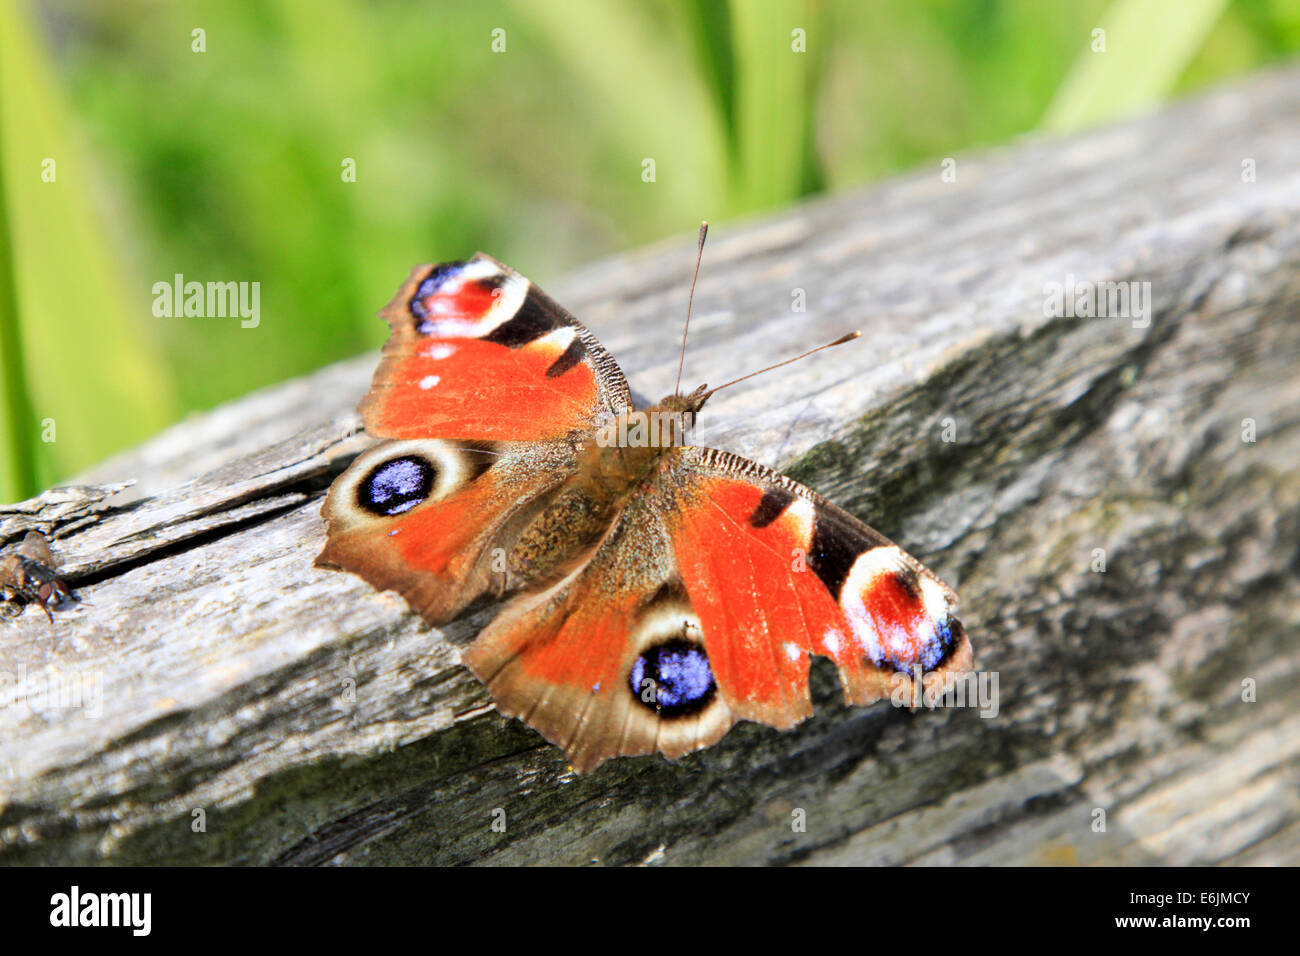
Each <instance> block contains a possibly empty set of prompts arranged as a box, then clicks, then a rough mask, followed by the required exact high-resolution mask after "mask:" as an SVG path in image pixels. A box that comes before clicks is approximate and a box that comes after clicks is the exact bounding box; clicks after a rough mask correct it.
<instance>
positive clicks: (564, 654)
mask: <svg viewBox="0 0 1300 956" xmlns="http://www.w3.org/2000/svg"><path fill="white" fill-rule="evenodd" d="M461 659H462V661H463V663H464V664H465V666H466V667H468V668H469V669H470V670H471V671H472V672H473V673H474V674H475V676H477V677H478V678H479V679H480V680H481V681H483V683H484V684H485V685H487V687H488V689H489V690H490V691H491V693H492V696H493V698H494V699H495V700H496V703H497V709H498V710H500V711H501V712H502V713H504V714H506V715H508V716H516V717H519V718H520V719H521V720H523V721H525V722H526V723H527V724H528V725H529V726H531V727H533V728H534V729H536V730H537V731H539V732H540V733H541V734H542V735H543V736H544V737H546V739H547V740H550V741H551V742H552V743H554V744H556V745H558V746H560V747H562V748H564V751H565V753H566V754H567V756H568V759H569V762H570V763H571V764H572V765H573V766H574V768H576V769H577V770H580V771H584V772H585V771H587V770H591V769H593V768H594V767H596V766H598V765H599V764H601V763H603V762H604V761H605V760H608V759H609V758H611V757H618V756H626V755H632V754H647V753H654V752H655V751H659V752H661V753H663V754H665V755H666V756H668V757H670V758H676V757H681V756H683V755H685V754H687V753H690V752H691V751H693V750H698V749H700V748H701V747H707V746H709V745H710V744H713V743H716V742H717V741H718V740H719V739H720V738H721V737H722V735H723V734H725V733H726V732H727V730H728V729H729V728H730V727H731V725H732V723H733V722H734V717H733V716H732V714H731V712H730V710H729V709H728V708H727V705H726V702H725V701H724V700H723V698H722V697H721V696H720V695H719V694H718V692H717V686H716V684H715V682H714V680H713V675H712V672H711V671H710V669H709V663H708V656H707V654H706V653H705V651H704V646H703V642H702V635H701V632H700V627H699V621H698V620H697V618H696V616H695V613H694V611H693V610H692V609H691V605H690V601H689V599H688V598H687V597H686V595H685V592H684V591H683V590H682V588H681V582H680V579H679V578H678V576H677V571H676V561H675V559H674V557H673V554H672V549H671V546H670V542H669V539H668V537H667V529H666V528H665V526H664V525H663V522H662V515H661V514H659V513H658V512H657V511H656V510H655V509H654V508H653V506H652V505H651V503H650V502H649V501H648V500H643V501H642V502H638V503H634V504H633V505H630V506H629V507H628V509H627V510H626V511H625V512H623V514H622V515H621V516H620V517H619V519H618V520H617V521H616V522H615V523H614V524H613V525H612V527H611V529H610V531H609V533H608V534H607V535H606V536H605V538H604V539H603V540H602V541H601V542H600V544H599V545H598V546H597V547H596V548H595V550H594V552H593V554H592V555H591V557H590V559H589V560H588V561H587V562H585V563H584V564H582V565H581V566H580V567H579V568H578V569H577V570H576V571H575V572H573V573H572V574H571V575H570V576H569V577H568V578H566V579H565V580H563V581H560V582H558V583H557V584H555V585H553V586H552V587H551V588H549V589H547V590H546V591H544V592H542V593H540V594H522V595H520V596H518V597H516V598H514V599H513V600H512V601H511V603H510V604H509V605H507V607H506V608H505V609H504V610H503V611H502V612H501V614H500V615H498V616H497V618H496V619H495V620H494V621H493V622H492V623H491V624H490V625H488V627H487V628H485V629H484V631H483V632H482V633H481V634H480V635H479V637H478V638H477V640H475V641H474V643H473V644H472V645H471V646H470V647H469V648H467V649H466V650H465V651H463V652H462V654H461Z"/></svg>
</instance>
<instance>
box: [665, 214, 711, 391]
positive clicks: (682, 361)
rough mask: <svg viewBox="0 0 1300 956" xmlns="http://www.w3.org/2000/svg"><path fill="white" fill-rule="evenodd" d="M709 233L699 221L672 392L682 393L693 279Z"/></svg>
mask: <svg viewBox="0 0 1300 956" xmlns="http://www.w3.org/2000/svg"><path fill="white" fill-rule="evenodd" d="M708 234H709V221H708V220H707V219H706V220H704V222H702V223H700V243H699V245H698V246H696V247H695V275H694V276H692V277H691V294H690V296H689V297H688V298H687V299H686V328H684V329H682V357H681V358H680V359H679V360H678V362H677V384H676V385H674V386H673V394H674V395H680V394H681V393H682V369H683V368H684V367H685V365H686V334H687V333H688V332H690V330H691V305H692V304H693V303H694V302H695V280H696V279H698V278H699V277H700V260H701V259H703V258H704V237H705V236H707V235H708Z"/></svg>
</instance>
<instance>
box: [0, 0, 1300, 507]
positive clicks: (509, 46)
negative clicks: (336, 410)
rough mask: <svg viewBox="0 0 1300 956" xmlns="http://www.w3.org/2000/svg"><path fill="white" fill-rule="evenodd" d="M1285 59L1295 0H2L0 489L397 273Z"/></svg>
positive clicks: (605, 234) (308, 357)
mask: <svg viewBox="0 0 1300 956" xmlns="http://www.w3.org/2000/svg"><path fill="white" fill-rule="evenodd" d="M1097 27H1102V28H1104V29H1106V30H1107V52H1106V53H1104V54H1098V53H1093V52H1092V51H1091V49H1090V48H1089V44H1090V40H1091V33H1092V30H1093V29H1095V28H1097ZM196 28H201V29H203V30H204V31H205V39H206V52H203V53H196V52H194V51H193V50H192V49H191V32H192V31H193V30H194V29H196ZM498 28H499V29H503V30H504V31H505V38H506V52H504V53H495V52H493V51H492V47H491V43H492V35H493V30H495V29H498ZM795 30H801V31H803V35H804V36H805V37H806V50H805V51H803V52H798V51H796V50H794V49H792V41H793V40H794V31H795ZM1297 49H1300V0H1236V2H1231V3H1228V2H1225V0H1181V2H1180V0H1115V2H1113V3H1108V2H1106V0H1078V2H1070V3H1052V2H1046V3H1045V2H1042V0H967V2H959V0H931V2H918V0H877V2H872V3H861V2H857V0H822V2H819V0H762V2H758V0H731V2H726V0H640V2H616V0H547V2H539V0H486V2H481V3H475V4H468V3H450V2H449V3H438V4H428V3H414V2H399V0H384V2H368V0H235V2H231V0H199V2H194V3H187V4H165V3H156V2H153V0H118V2H114V3H111V4H106V3H100V2H96V0H43V2H42V3H41V4H39V5H37V4H34V3H31V2H29V0H0V371H2V372H3V375H4V380H3V387H0V442H3V446H2V447H0V452H2V453H3V467H2V468H0V500H12V499H16V498H21V497H24V496H26V495H28V494H31V493H33V492H35V491H36V490H38V489H39V488H41V487H44V486H46V485H49V484H51V483H54V482H56V481H59V480H63V479H65V478H67V477H68V476H70V475H72V474H75V473H76V472H77V471H78V470H79V469H84V468H86V467H87V466H89V465H92V464H94V463H95V462H97V461H99V460H101V459H102V458H104V457H105V456H107V455H109V454H111V453H112V452H114V451H116V450H119V449H122V448H124V447H127V446H129V445H131V444H133V443H136V442H138V441H140V440H141V439H143V438H145V437H147V436H148V435H150V434H152V433H154V432H155V431H157V430H158V429H159V428H160V427H162V426H163V425H165V424H167V423H169V422H172V421H175V420H177V419H178V418H180V417H181V416H183V415H184V414H185V413H186V412H188V411H191V410H196V409H203V408H208V407H211V406H213V405H215V404H217V403H218V402H221V401H224V400H227V399H229V398H233V397H235V396H238V395H241V394H243V393H245V392H247V391H249V390H250V389H253V388H256V387H258V386H262V385H266V384H269V383H272V382H277V381H283V380H285V379H289V378H292V377H294V376H297V375H300V374H302V373H304V372H307V371H309V370H311V369H314V368H317V367H319V366H321V365H323V364H326V363H328V362H330V361H334V360H336V359H339V358H343V357H346V356H349V355H354V354H356V353H358V352H360V351H362V350H364V349H367V348H373V347H376V346H378V344H379V343H380V342H381V341H382V338H383V333H384V326H383V324H382V323H380V322H378V321H376V320H375V319H374V318H373V315H374V312H375V310H376V308H378V307H379V306H380V305H381V304H382V303H384V302H385V301H387V299H388V297H389V296H390V295H391V293H392V291H393V289H394V288H395V287H396V285H397V283H398V282H399V280H400V279H401V278H402V277H403V276H404V275H405V274H406V272H407V270H408V269H409V267H410V266H411V265H412V264H414V263H416V262H422V261H431V260H438V259H445V258H452V257H458V256H463V255H466V254H468V253H470V252H473V251H474V250H475V249H484V250H487V251H490V252H492V253H493V254H495V255H497V256H498V257H500V258H502V259H504V260H506V261H508V262H510V263H511V264H513V265H515V266H516V267H517V268H519V269H521V270H523V271H525V272H526V273H527V274H529V275H531V276H533V277H534V278H536V279H538V280H539V281H542V282H545V280H547V279H548V278H549V277H551V276H554V275H556V274H559V273H560V272H562V271H564V270H565V269H568V268H570V267H572V266H575V265H577V264H579V263H582V262H585V261H588V260H590V259H592V258H594V257H596V256H599V255H602V254H606V253H609V252H613V251H616V250H619V249H622V248H628V247H631V246H635V245H639V244H643V243H646V242H649V241H653V240H657V239H661V238H664V237H668V236H675V237H677V238H678V239H679V240H680V241H681V242H683V243H689V242H690V241H691V237H692V236H693V235H694V230H695V227H696V225H697V224H698V223H699V221H700V219H704V218H708V219H723V220H725V219H727V218H737V217H741V216H744V215H748V214H751V213H755V212H758V211H762V210H768V209H774V208H779V207H781V206H784V205H787V204H789V203H791V202H794V201H796V200H798V199H800V198H802V197H805V196H809V195H813V194H816V193H818V192H821V191H824V190H836V189H843V188H849V187H852V186H855V185H858V184H862V183H865V182H869V181H871V180H873V179H877V178H879V177H881V176H885V175H888V174H891V173H894V172H896V171H899V170H903V169H907V168H911V167H915V166H918V165H923V164H931V163H933V164H934V167H935V169H936V170H937V168H938V161H939V160H940V159H941V158H942V157H945V156H951V155H956V154H958V153H960V152H961V151H965V150H970V149H972V148H977V147H980V146H984V145H989V144H994V143H999V142H1003V141H1005V140H1007V139H1008V138H1010V137H1013V136H1015V135H1017V134H1019V133H1022V132H1025V131H1027V130H1033V129H1038V128H1051V129H1061V130H1068V129H1075V128H1078V127H1080V126H1084V125H1087V124H1091V123H1097V122H1104V121H1106V120H1108V119H1112V118H1115V117H1119V116H1123V115H1127V114H1128V113H1130V112H1132V111H1134V110H1137V109H1142V108H1148V107H1152V106H1155V105H1158V104H1159V103H1161V102H1163V101H1165V100H1167V99H1169V98H1170V97H1173V96H1177V95H1180V94H1183V93H1185V92H1187V91H1189V90H1192V89H1196V88H1198V87H1201V86H1204V85H1206V84H1209V83H1212V82H1215V81H1218V80H1220V79H1222V78H1224V77H1229V76H1235V75H1240V74H1243V73H1247V72H1249V71H1251V70H1254V69H1257V68H1259V67H1261V66H1263V65H1266V64H1268V63H1271V62H1274V61H1277V60H1279V59H1282V58H1285V57H1287V56H1291V55H1293V54H1294V52H1295V51H1296V50H1297ZM44 157H53V158H55V159H56V160H57V163H58V167H57V168H58V179H57V182H55V183H44V182H42V181H41V178H40V173H41V161H42V159H43V158H44ZM348 158H350V159H352V160H355V162H356V169H357V181H356V182H354V183H349V182H344V181H343V179H342V177H341V175H340V173H341V163H342V162H343V161H344V160H345V159H348ZM646 159H653V160H654V165H655V179H654V182H652V183H647V182H644V181H643V179H642V170H643V163H644V161H645V160H646ZM936 174H937V173H936ZM175 273H182V274H184V275H185V276H186V278H187V279H191V280H198V281H205V282H206V281H222V282H226V281H256V282H259V283H260V288H261V323H260V325H259V326H258V327H257V328H255V329H245V328H241V327H240V324H239V321H238V320H237V319H219V318H167V317H156V316H154V315H153V311H152V308H151V306H152V293H151V287H152V285H153V283H155V282H158V281H170V279H171V277H172V276H173V275H174V274H175ZM51 419H52V420H53V421H54V423H55V424H54V427H55V429H56V435H57V440H55V441H53V442H48V441H45V440H43V439H44V438H46V437H49V435H48V429H47V428H46V427H45V423H47V421H48V420H51Z"/></svg>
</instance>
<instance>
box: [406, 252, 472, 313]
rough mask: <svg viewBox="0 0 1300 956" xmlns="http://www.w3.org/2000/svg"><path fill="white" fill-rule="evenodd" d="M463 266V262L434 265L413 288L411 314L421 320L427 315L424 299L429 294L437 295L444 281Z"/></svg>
mask: <svg viewBox="0 0 1300 956" xmlns="http://www.w3.org/2000/svg"><path fill="white" fill-rule="evenodd" d="M463 268H465V263H464V262H444V263H442V264H441V265H439V266H435V267H434V269H433V271H432V272H430V273H429V274H428V276H426V277H425V278H424V280H423V281H421V283H420V285H419V287H418V288H417V289H416V290H415V295H413V296H411V314H412V315H414V316H415V317H416V318H417V319H420V320H421V321H423V320H424V319H427V318H428V317H429V310H428V309H427V308H426V307H425V304H424V300H425V299H427V298H428V297H429V296H431V295H437V294H438V291H439V290H440V289H441V288H442V285H443V283H444V282H446V281H447V280H448V279H449V278H451V277H452V276H455V275H459V274H460V271H461V270H462V269H463Z"/></svg>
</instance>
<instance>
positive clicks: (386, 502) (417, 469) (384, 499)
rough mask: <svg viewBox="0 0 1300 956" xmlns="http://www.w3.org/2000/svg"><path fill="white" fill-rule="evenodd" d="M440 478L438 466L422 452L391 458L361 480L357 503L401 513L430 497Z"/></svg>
mask: <svg viewBox="0 0 1300 956" xmlns="http://www.w3.org/2000/svg"><path fill="white" fill-rule="evenodd" d="M437 479H438V468H437V466H436V465H435V464H434V463H433V462H431V461H430V460H429V459H427V458H425V457H423V456H422V455H403V456H401V457H399V458H390V459H388V460H387V461H383V462H380V463H379V464H378V465H376V466H375V467H374V468H372V469H371V470H370V472H369V474H367V475H366V476H365V477H364V478H362V479H361V481H360V482H358V483H357V504H358V505H359V506H360V507H361V508H363V509H365V510H366V511H369V512H370V513H371V514H375V515H381V516H386V517H387V516H392V515H398V514H401V513H402V512H404V511H409V510H411V509H412V508H414V507H415V506H416V505H418V504H419V503H420V502H422V501H424V500H425V499H427V498H428V497H429V495H430V494H431V493H432V492H433V486H434V484H435V482H436V481H437Z"/></svg>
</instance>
